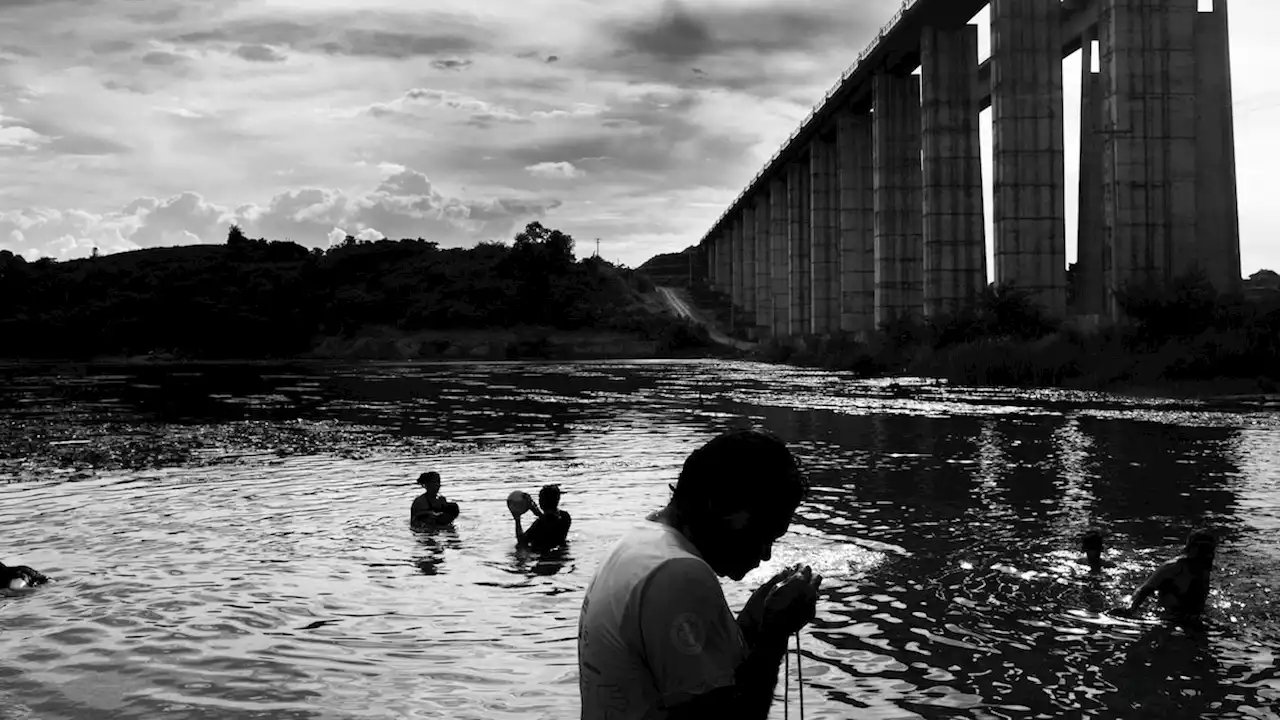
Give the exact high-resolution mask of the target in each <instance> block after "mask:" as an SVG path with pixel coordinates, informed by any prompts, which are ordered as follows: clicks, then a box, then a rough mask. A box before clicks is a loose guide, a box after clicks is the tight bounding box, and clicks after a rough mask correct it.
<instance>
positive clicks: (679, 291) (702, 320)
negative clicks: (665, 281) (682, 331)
mask: <svg viewBox="0 0 1280 720" xmlns="http://www.w3.org/2000/svg"><path fill="white" fill-rule="evenodd" d="M657 291H658V297H659V298H661V299H662V302H663V304H664V305H666V307H667V308H668V309H669V310H670V311H671V312H672V313H674V314H675V315H676V317H679V318H683V319H685V320H688V321H689V322H691V323H694V324H696V325H699V326H701V327H704V328H706V330H707V335H709V336H710V337H711V339H712V340H713V341H714V342H716V343H719V344H720V345H726V346H728V347H732V348H734V349H735V350H751V349H753V348H755V347H756V343H750V342H746V341H743V340H736V339H734V338H731V337H729V336H728V335H726V334H724V333H723V332H722V331H721V330H720V329H719V328H717V327H716V323H715V321H714V320H713V319H710V318H708V316H707V315H706V314H704V313H703V312H702V311H701V310H699V309H697V307H696V306H695V305H694V304H693V299H692V298H691V297H689V291H687V290H685V289H683V288H674V287H666V286H659V287H658V288H657Z"/></svg>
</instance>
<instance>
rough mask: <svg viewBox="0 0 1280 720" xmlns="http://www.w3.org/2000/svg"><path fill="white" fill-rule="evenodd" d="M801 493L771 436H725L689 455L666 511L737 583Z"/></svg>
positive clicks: (763, 554)
mask: <svg viewBox="0 0 1280 720" xmlns="http://www.w3.org/2000/svg"><path fill="white" fill-rule="evenodd" d="M808 489H809V488H808V483H807V482H806V481H805V477H804V475H803V473H801V472H800V468H799V466H798V465H797V463H796V459H795V457H794V456H793V455H792V454H791V451H790V450H789V449H787V446H786V444H784V443H783V442H782V441H781V440H779V439H778V438H777V437H776V436H774V435H773V434H771V433H768V432H765V431H760V430H732V431H729V432H726V433H724V434H722V435H719V436H717V437H715V438H713V439H712V440H710V441H709V442H707V443H706V444H705V445H703V446H702V447H700V448H698V449H697V450H694V451H693V452H692V453H691V454H690V455H689V457H688V458H687V459H686V460H685V462H684V467H683V468H682V469H681V470H680V479H679V480H678V481H677V482H676V487H675V492H674V494H673V496H672V498H671V503H670V507H671V508H672V509H673V510H674V511H675V517H676V518H677V519H678V520H677V522H678V524H679V525H681V526H682V529H684V530H685V531H686V533H687V535H688V537H689V539H690V541H691V542H693V544H694V546H695V547H697V549H698V551H699V552H700V553H701V554H702V556H703V559H705V560H706V561H707V563H708V564H709V565H711V568H712V569H713V570H715V571H716V573H717V574H718V575H723V576H728V577H731V578H733V579H734V580H741V579H742V577H743V576H744V575H746V574H747V573H748V572H751V570H753V569H754V568H756V567H757V566H758V565H759V564H760V563H761V561H764V560H768V559H769V557H770V555H771V553H772V549H773V543H774V542H775V541H776V540H777V539H778V538H780V537H782V535H783V534H785V533H786V531H787V528H788V527H789V526H790V524H791V516H792V515H793V514H794V513H795V511H796V507H798V506H799V504H800V501H801V500H802V499H804V496H805V494H806V493H807V492H808Z"/></svg>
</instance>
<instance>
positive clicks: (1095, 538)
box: [1080, 527, 1106, 575]
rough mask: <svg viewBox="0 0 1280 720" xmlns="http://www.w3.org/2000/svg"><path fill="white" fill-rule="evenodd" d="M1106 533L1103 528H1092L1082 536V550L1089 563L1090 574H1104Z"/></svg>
mask: <svg viewBox="0 0 1280 720" xmlns="http://www.w3.org/2000/svg"><path fill="white" fill-rule="evenodd" d="M1104 537H1106V533H1104V532H1103V531H1102V529H1101V528H1097V527H1091V528H1089V529H1088V530H1085V531H1084V534H1083V535H1081V536H1080V549H1081V550H1083V551H1084V554H1085V558H1086V559H1087V560H1088V561H1089V572H1090V573H1092V574H1094V575H1097V574H1098V573H1101V572H1102V539H1103V538H1104Z"/></svg>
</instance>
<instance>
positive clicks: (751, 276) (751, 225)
mask: <svg viewBox="0 0 1280 720" xmlns="http://www.w3.org/2000/svg"><path fill="white" fill-rule="evenodd" d="M739 214H740V215H741V217H742V303H741V307H742V312H743V315H744V318H745V320H746V323H747V325H755V315H756V210H755V208H754V207H752V206H751V204H750V202H748V203H747V205H746V206H745V207H743V208H742V210H741V211H740V213H739Z"/></svg>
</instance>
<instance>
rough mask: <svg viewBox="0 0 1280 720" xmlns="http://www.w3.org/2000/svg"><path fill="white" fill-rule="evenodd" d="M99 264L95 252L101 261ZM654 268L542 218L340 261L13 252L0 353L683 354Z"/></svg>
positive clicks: (208, 253)
mask: <svg viewBox="0 0 1280 720" xmlns="http://www.w3.org/2000/svg"><path fill="white" fill-rule="evenodd" d="M95 255H96V254H95ZM652 290H653V284H652V281H650V280H649V279H648V278H647V277H645V275H644V274H643V273H639V272H636V271H634V270H630V269H627V268H623V267H618V266H615V265H612V264H610V263H608V262H606V261H604V260H602V259H600V258H598V257H589V258H584V259H582V260H575V259H574V255H573V239H572V238H571V237H570V236H569V235H566V234H564V233H561V232H560V231H558V230H553V229H548V228H545V227H543V226H542V225H541V224H540V223H536V222H535V223H530V224H529V225H528V226H527V227H526V228H525V229H524V231H523V232H521V233H519V234H518V235H517V236H516V237H515V241H514V243H512V244H510V245H508V244H503V243H496V242H495V243H481V244H480V245H478V246H476V247H473V248H466V249H462V248H447V249H445V248H440V247H438V245H437V244H436V243H434V242H427V241H425V240H422V239H416V240H414V239H406V240H400V241H392V240H380V241H376V242H369V241H361V240H357V239H356V238H354V237H351V236H348V237H347V238H346V240H345V241H344V242H342V243H340V244H338V245H335V246H334V247H331V248H329V249H328V250H320V249H312V250H308V249H306V248H304V247H302V246H301V245H298V244H296V243H292V242H268V241H267V240H264V239H251V238H248V237H245V235H244V233H243V232H242V231H241V229H240V228H239V227H237V226H232V227H231V229H230V232H229V233H228V236H227V243H226V244H225V245H191V246H182V247H171V248H155V249H147V250H137V251H132V252H127V253H119V254H113V255H105V256H101V257H97V256H95V257H93V258H86V259H80V260H71V261H65V262H55V261H53V260H51V259H48V258H41V259H40V260H37V261H35V262H27V261H26V260H24V259H23V258H22V257H21V256H17V255H14V254H12V253H10V252H8V251H0V357H26V358H41V357H50V358H70V359H76V358H90V357H95V356H102V355H130V354H144V353H147V352H149V351H163V352H169V353H175V354H177V355H179V356H186V357H189V358H207V359H223V358H240V359H253V358H264V357H292V356H295V355H298V354H301V353H305V352H306V351H307V350H308V349H309V348H311V347H313V346H314V344H315V343H316V341H317V339H318V338H321V337H326V336H351V335H353V334H355V333H359V332H361V331H362V330H363V329H365V328H369V327H391V328H395V329H398V330H402V331H405V332H413V331H419V330H452V329H485V328H495V329H496V328H513V327H530V326H532V327H540V328H551V329H557V330H600V331H610V332H622V333H632V334H635V335H636V336H638V337H642V338H645V339H649V340H656V341H658V342H659V344H660V346H661V347H664V348H671V349H679V348H681V347H688V346H697V345H700V344H702V343H705V342H706V333H705V331H704V330H702V329H701V328H697V327H694V326H692V325H689V324H688V323H686V322H684V321H682V320H679V319H677V318H675V317H674V316H672V315H669V314H665V313H662V312H659V311H658V310H657V308H656V307H655V306H654V304H653V303H652V302H646V301H645V298H644V293H649V292H652Z"/></svg>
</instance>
